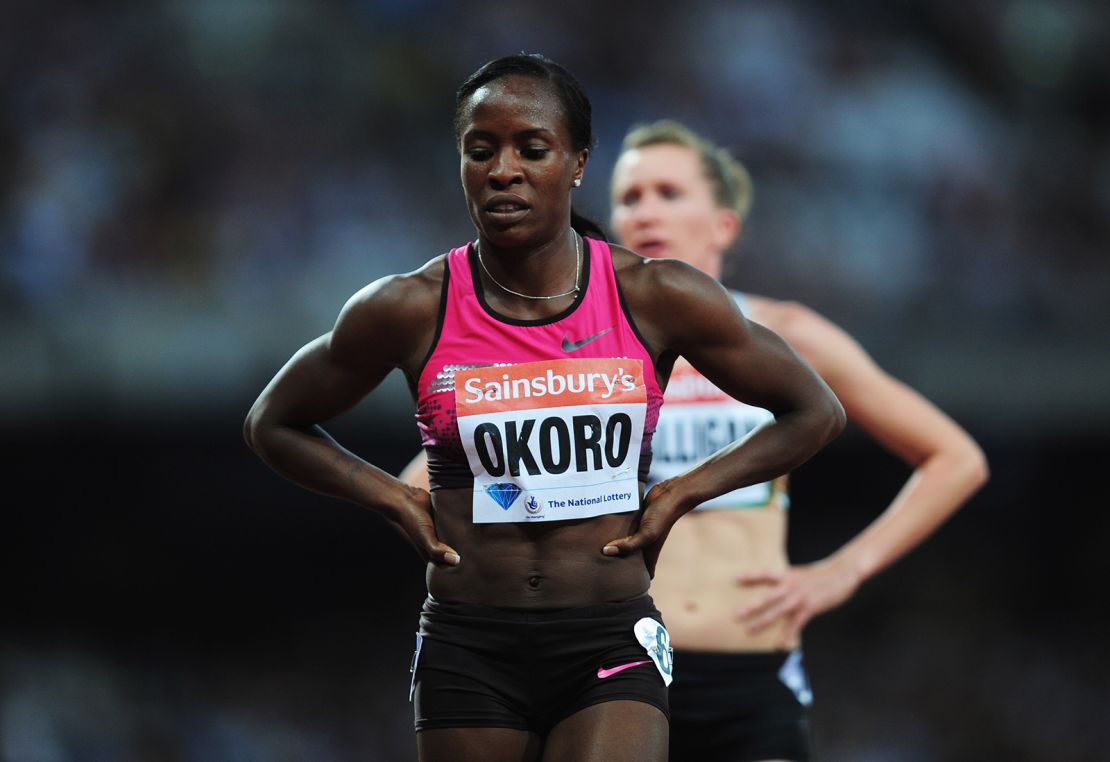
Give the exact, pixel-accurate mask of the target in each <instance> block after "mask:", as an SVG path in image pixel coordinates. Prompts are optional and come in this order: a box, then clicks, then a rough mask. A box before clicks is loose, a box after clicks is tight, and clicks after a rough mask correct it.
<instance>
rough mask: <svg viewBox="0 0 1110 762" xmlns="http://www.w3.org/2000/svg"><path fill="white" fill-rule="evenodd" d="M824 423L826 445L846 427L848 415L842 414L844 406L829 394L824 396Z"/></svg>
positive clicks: (834, 396)
mask: <svg viewBox="0 0 1110 762" xmlns="http://www.w3.org/2000/svg"><path fill="white" fill-rule="evenodd" d="M824 421H825V439H824V444H828V443H829V442H831V441H833V440H834V439H836V438H837V437H838V436H840V434H841V433H842V432H843V431H844V427H845V426H847V425H848V414H847V413H845V412H844V406H843V405H841V404H840V400H838V399H837V398H836V395H834V394H832V393H831V392H830V393H829V394H827V395H826V396H825V405H824Z"/></svg>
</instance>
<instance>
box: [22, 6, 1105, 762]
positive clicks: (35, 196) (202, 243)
mask: <svg viewBox="0 0 1110 762" xmlns="http://www.w3.org/2000/svg"><path fill="white" fill-rule="evenodd" d="M911 5H912V6H914V7H912V8H911V7H910V6H911ZM2 15H3V17H4V23H3V24H0V94H2V109H0V297H2V298H0V352H2V356H3V362H2V363H0V425H2V428H3V430H4V432H5V433H4V434H3V436H2V437H0V441H2V442H3V447H4V453H5V460H6V470H9V473H10V475H11V477H12V478H11V479H10V480H9V481H10V482H11V484H12V485H13V486H12V487H11V489H12V493H11V494H13V495H14V494H16V490H15V486H14V485H23V486H24V487H26V488H28V489H29V490H30V492H29V495H28V496H27V497H25V498H22V499H20V500H18V501H15V502H16V503H18V504H17V505H16V506H13V507H9V508H8V509H6V510H5V514H6V516H7V518H6V520H5V522H4V524H5V525H6V526H4V527H3V528H0V535H5V536H6V537H5V538H4V539H0V550H3V551H4V553H3V556H4V560H2V561H0V569H2V570H4V577H5V583H4V587H3V588H2V589H3V591H4V592H5V597H6V599H7V600H8V601H9V602H10V603H9V604H8V605H7V606H6V608H7V609H8V611H7V613H6V615H5V616H3V617H2V618H0V619H2V622H3V623H2V624H0V760H4V761H5V762H24V761H25V760H26V761H29V760H35V761H36V762H37V761H43V762H68V761H69V760H75V761H81V762H84V760H119V761H121V762H122V761H126V760H169V761H174V760H181V761H182V762H185V761H191V760H225V759H226V760H256V759H257V760H340V759H344V760H345V759H382V760H393V759H407V758H409V757H410V756H411V753H412V752H411V748H412V746H413V744H412V740H411V718H410V710H409V707H408V705H407V704H406V703H405V695H406V692H407V677H408V674H407V664H408V657H409V655H410V653H411V642H410V639H411V633H412V629H413V627H414V626H415V623H416V622H415V617H416V612H417V610H418V607H419V603H420V599H421V595H422V586H421V585H422V579H421V575H420V567H419V564H418V563H417V562H416V559H415V556H414V554H412V553H411V551H408V550H407V549H406V548H404V547H400V542H399V541H398V540H397V538H396V537H395V536H392V535H389V534H388V531H389V530H387V529H385V527H384V525H383V524H381V523H380V522H378V521H377V520H376V519H375V518H374V517H369V516H362V515H359V514H357V512H356V511H355V510H354V509H352V508H351V507H350V506H343V505H337V504H333V503H331V502H328V501H325V500H322V499H321V500H315V499H314V498H312V496H306V495H304V494H302V493H300V492H297V491H295V490H294V489H292V488H289V487H287V486H286V485H283V484H280V483H278V481H279V480H277V479H276V477H273V476H272V475H271V474H269V473H268V472H265V471H264V469H263V468H261V467H260V466H259V465H258V464H257V463H256V462H255V461H253V460H252V459H251V458H249V457H248V456H247V455H246V454H245V452H244V448H242V445H241V442H240V440H239V439H238V436H239V435H238V426H239V423H240V421H241V418H242V415H243V414H244V413H245V412H246V409H247V407H248V406H249V404H250V401H251V400H252V399H253V397H254V395H255V394H257V392H258V391H259V390H260V388H261V384H262V383H264V381H265V380H266V379H267V378H269V376H270V375H271V374H272V373H273V371H274V370H275V369H276V367H277V365H278V364H279V363H280V362H282V361H283V360H284V359H285V358H286V357H287V356H288V355H289V354H290V353H291V351H292V350H293V349H295V348H296V347H298V346H300V345H301V344H302V343H304V342H305V341H307V340H308V339H310V338H312V337H313V336H315V335H318V334H320V333H323V332H324V331H326V330H328V329H329V328H330V326H331V321H332V320H333V319H334V317H335V315H336V313H337V311H338V309H339V307H340V306H341V305H342V303H343V301H344V300H345V299H346V297H347V296H349V295H350V294H351V293H352V292H353V291H355V290H356V289H357V288H358V287H360V286H361V285H363V284H365V283H367V282H369V281H371V280H373V279H375V278H377V277H379V276H381V275H384V274H387V273H391V272H397V271H406V270H410V269H413V268H415V267H417V266H419V265H420V264H422V263H423V262H424V261H426V260H427V259H429V258H431V257H432V256H435V255H436V254H438V253H441V252H443V251H445V250H446V249H448V248H450V247H451V246H454V245H457V244H459V243H460V242H461V241H463V240H466V239H467V238H468V237H471V236H472V234H473V230H472V228H471V226H470V222H469V220H468V218H467V215H466V210H465V207H464V204H463V200H462V195H461V191H460V187H459V182H458V176H457V157H456V152H455V146H454V142H453V136H452V128H451V116H452V110H453V97H452V96H453V92H454V89H455V88H456V87H457V85H458V84H459V82H461V80H462V79H463V78H464V77H465V76H466V75H467V74H468V73H469V72H471V71H472V70H473V69H475V68H476V67H477V66H478V65H479V64H481V63H482V62H484V61H486V60H488V59H490V58H493V57H496V56H498V55H502V54H504V53H507V52H513V51H518V50H527V51H538V52H543V53H545V54H547V55H549V56H550V57H552V58H554V59H555V60H557V61H559V62H561V63H564V64H566V65H567V66H568V67H569V68H570V69H571V70H572V71H574V72H575V73H576V74H577V75H578V76H579V77H580V78H581V79H582V81H583V83H584V85H585V86H586V89H587V91H588V92H589V93H590V95H591V98H592V100H593V103H594V111H595V130H596V132H597V135H598V139H599V142H598V146H597V149H596V151H595V152H594V154H593V156H592V158H591V161H590V164H589V166H588V167H587V171H586V178H585V182H584V185H583V188H582V189H581V192H580V195H579V196H577V199H578V204H579V206H580V207H581V208H582V209H583V210H584V211H586V212H587V213H590V214H592V215H593V216H595V217H596V218H599V219H602V220H604V219H605V217H606V213H607V192H608V188H607V179H608V172H609V169H610V168H611V166H612V162H613V159H614V158H615V156H616V151H617V148H618V146H619V141H620V138H621V136H622V135H623V133H624V131H625V129H626V128H627V127H628V126H630V125H631V124H633V123H635V122H637V121H642V120H648V119H654V118H659V117H663V116H670V117H676V118H679V119H682V120H684V121H686V122H688V123H689V124H691V125H693V126H695V127H696V128H698V129H699V130H701V131H702V132H705V133H706V134H708V135H711V136H713V137H715V138H717V139H719V140H720V141H721V142H723V143H725V144H727V145H729V146H731V147H732V148H733V149H734V151H735V153H736V154H737V155H738V156H739V157H740V158H741V159H742V160H743V161H744V162H745V163H746V164H747V165H748V166H749V168H750V170H751V172H752V175H753V178H754V181H755V187H756V195H755V206H754V210H753V213H752V216H751V218H750V221H749V224H748V226H747V228H746V229H745V231H744V235H743V241H742V244H741V247H740V251H739V253H738V255H737V256H735V257H734V259H733V261H732V262H731V263H730V264H729V265H728V266H727V267H726V274H725V282H726V283H727V284H728V285H730V286H733V287H735V288H740V289H745V290H751V291H754V292H761V293H766V294H769V295H772V296H779V297H791V298H797V299H799V300H801V301H803V302H806V303H807V304H809V305H811V306H813V307H815V308H817V309H818V310H820V311H822V312H823V313H824V314H826V315H828V316H830V317H832V318H833V319H834V320H836V321H837V322H839V323H841V324H842V325H844V326H845V327H847V328H848V329H849V330H850V331H851V332H852V333H853V334H854V335H856V336H857V337H858V338H859V339H860V340H861V341H862V342H863V343H864V345H865V346H866V347H867V348H868V349H869V350H870V351H871V352H872V353H873V354H874V355H875V356H876V358H877V359H879V361H880V362H881V363H882V364H883V365H884V366H885V367H887V368H888V369H889V370H891V371H892V372H893V373H895V374H896V375H898V376H900V377H902V378H904V379H906V380H908V381H910V382H911V383H912V384H913V385H914V386H916V387H917V388H919V389H921V390H922V391H923V392H925V393H926V394H928V395H929V396H930V397H931V398H933V399H934V400H936V401H937V402H938V403H939V404H940V405H941V406H942V407H944V408H945V409H947V410H948V411H949V412H950V413H952V414H953V415H954V416H955V417H956V418H957V419H959V420H960V421H961V422H962V423H964V424H965V425H966V426H967V427H968V428H969V430H971V431H972V433H973V434H974V435H975V436H976V437H977V438H979V439H980V441H981V442H982V443H983V444H984V446H985V447H986V448H987V450H988V455H989V456H990V458H991V461H992V466H993V471H994V477H993V480H992V484H991V485H990V487H989V488H988V489H987V490H985V491H984V493H983V494H982V495H980V496H979V497H977V498H976V499H975V500H974V501H973V502H972V503H971V504H970V505H969V506H968V507H967V508H966V509H965V510H964V511H963V512H961V514H960V515H958V516H957V517H956V519H954V521H953V522H952V524H951V526H949V527H946V528H945V529H944V530H943V531H942V533H941V534H940V536H938V537H937V538H936V539H935V540H934V542H933V543H927V544H926V546H924V547H923V548H922V549H920V550H919V551H918V552H916V553H915V554H914V555H912V556H911V557H910V558H908V559H905V561H904V562H902V563H901V564H900V565H899V566H898V567H896V568H895V569H894V570H891V571H890V572H889V573H888V574H887V575H886V576H885V577H883V578H882V579H880V580H876V581H875V582H874V583H873V584H872V585H871V586H870V587H869V588H867V589H866V590H865V591H862V592H861V594H860V595H859V598H858V599H857V600H856V601H853V602H852V603H851V604H849V605H848V606H847V607H845V608H844V609H842V610H840V611H837V612H834V613H832V614H830V615H829V616H828V617H826V618H824V619H821V620H818V621H817V622H816V623H815V624H814V625H813V626H812V627H811V630H810V636H809V638H808V639H807V651H808V652H809V654H810V657H811V664H812V666H811V671H812V673H813V675H812V677H813V681H814V687H815V693H816V695H817V708H816V713H815V718H814V719H815V723H816V733H817V749H818V751H819V752H823V755H824V756H823V757H822V758H826V759H846V760H907V761H909V762H916V761H917V760H921V761H923V762H924V761H925V760H964V759H973V758H974V759H1008V760H1022V759H1054V760H1085V759H1096V758H1097V756H1098V754H1099V753H1104V750H1105V749H1106V748H1108V745H1107V744H1108V742H1110V736H1108V732H1110V731H1108V729H1107V727H1106V723H1105V721H1104V719H1105V713H1106V710H1107V707H1108V706H1110V664H1108V661H1110V658H1108V657H1107V655H1106V652H1105V642H1106V641H1107V636H1108V635H1110V626H1108V619H1110V614H1108V613H1107V611H1106V610H1105V593H1104V592H1103V591H1101V590H1100V589H1099V588H1098V587H1097V586H1095V585H1094V582H1093V581H1094V580H1098V579H1101V580H1102V581H1105V580H1106V579H1107V578H1108V577H1107V572H1108V571H1110V566H1108V563H1107V561H1106V560H1105V559H1104V556H1105V555H1106V551H1105V548H1106V545H1107V543H1110V525H1108V521H1107V518H1106V511H1105V508H1106V505H1107V501H1106V499H1105V498H1106V496H1107V494H1106V490H1105V487H1104V486H1103V485H1101V484H1100V483H1099V480H1098V473H1099V471H1100V468H1101V467H1103V461H1104V459H1105V457H1106V456H1107V455H1108V454H1110V433H1108V432H1110V56H1107V55H1106V51H1105V42H1106V40H1107V39H1110V10H1108V7H1107V6H1106V4H1104V3H1098V2H1094V1H1093V0H1088V1H1087V2H1081V1H1080V0H1073V1H1072V2H1047V1H1046V0H1012V1H1004V0H970V1H967V2H954V1H953V0H936V1H934V2H923V3H918V4H909V3H883V2H879V1H878V0H873V1H871V2H863V1H862V0H860V1H857V2H848V3H843V4H840V3H837V4H827V3H819V2H816V1H812V2H772V1H771V0H764V1H763V2H735V3H716V2H687V3H665V2H657V1H656V0H643V1H641V2H636V3H612V4H598V3H586V2H583V1H582V0H572V1H571V2H568V3H565V4H561V5H559V6H558V8H555V7H554V6H551V5H550V4H546V5H545V4H512V5H509V4H504V3H497V2H492V1H491V0H472V1H471V2H468V3H448V2H442V0H348V1H342V0H333V1H331V2H326V3H313V2H308V1H307V0H283V1H282V2H250V1H249V0H232V1H231V2H227V1H226V0H190V1H188V2H186V1H184V0H180V1H178V2H170V1H169V0H152V1H151V2H146V3H115V4H113V3H106V4H99V3H98V4H80V3H56V2H38V3H31V2H16V3H14V4H11V5H8V6H6V7H5V10H4V11H3V13H2ZM411 413H412V403H411V401H410V399H409V397H408V395H407V392H406V390H405V389H404V385H403V383H401V382H400V381H399V379H390V381H389V382H388V383H387V384H386V386H385V388H384V389H383V390H382V393H381V394H379V395H377V396H376V397H373V398H371V400H369V401H368V402H367V403H365V404H364V405H363V406H362V407H360V408H359V410H357V411H355V413H354V414H353V418H352V419H351V421H352V422H347V423H345V424H344V423H341V424H339V425H340V426H344V425H345V426H347V429H346V430H345V431H346V436H347V439H348V440H350V441H351V443H352V444H354V445H356V449H357V450H358V451H359V452H361V453H362V454H364V455H366V456H367V457H368V458H369V459H370V460H372V461H375V459H376V461H375V462H379V463H380V464H381V465H383V466H384V467H387V468H393V469H394V470H395V471H396V470H397V469H399V468H400V467H401V465H403V463H404V462H406V461H407V459H408V457H409V456H410V455H411V454H412V453H413V452H414V451H415V448H416V446H417V439H416V434H415V428H414V427H413V426H412V425H411ZM822 458H823V460H817V461H814V462H813V463H812V464H810V465H807V466H806V467H805V471H804V472H803V473H799V475H798V494H797V495H796V502H797V507H796V511H795V513H796V514H797V515H796V516H795V517H794V519H793V520H794V521H795V522H796V529H795V530H794V531H795V536H794V537H793V538H792V543H794V544H793V545H792V551H793V553H794V555H795V557H796V558H799V559H801V560H805V559H806V558H807V556H808V557H810V558H812V557H816V556H817V555H819V554H820V553H821V552H822V550H823V549H825V550H827V549H828V548H830V547H832V546H834V545H835V542H836V539H837V538H839V537H844V536H847V535H848V534H850V533H851V532H852V531H854V528H856V527H858V526H860V525H861V524H862V523H863V522H865V521H866V520H867V519H868V518H869V517H870V516H871V515H873V514H874V513H875V512H877V511H878V510H879V509H880V507H881V506H882V505H883V504H884V503H883V501H884V500H885V499H886V498H888V497H889V495H890V493H889V490H891V489H893V488H894V487H896V485H897V483H898V481H899V478H900V474H901V473H902V472H901V471H900V470H899V469H900V465H899V464H897V463H895V462H894V461H892V460H890V459H888V458H887V457H886V456H884V455H882V454H881V453H876V452H875V451H874V449H873V447H871V446H868V444H867V443H866V442H864V441H863V440H862V438H859V437H857V436H856V435H854V434H853V433H852V432H851V431H849V433H848V434H846V435H845V437H843V438H842V441H841V442H838V443H837V444H835V445H834V446H833V447H831V448H830V450H829V452H828V453H827V454H826V455H823V456H822ZM807 479H808V481H807ZM808 485H812V486H808ZM1095 489H1101V490H1102V492H1101V493H1097V492H1094V491H1093V490H1095ZM807 490H812V491H811V492H807ZM818 493H819V494H818ZM807 495H812V496H813V501H814V502H816V503H819V504H820V505H821V515H810V516H807V515H806V513H805V511H806V508H805V506H806V504H807ZM830 495H831V496H830ZM1096 591H1097V592H1096ZM1100 601H1101V602H1100ZM375 755H376V756H375Z"/></svg>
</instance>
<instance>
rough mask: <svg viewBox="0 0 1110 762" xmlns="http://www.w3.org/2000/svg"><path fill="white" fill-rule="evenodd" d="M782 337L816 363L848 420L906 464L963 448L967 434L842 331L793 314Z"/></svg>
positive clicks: (967, 441) (820, 319)
mask: <svg viewBox="0 0 1110 762" xmlns="http://www.w3.org/2000/svg"><path fill="white" fill-rule="evenodd" d="M794 313H795V314H794V315H793V316H792V317H791V318H790V319H789V322H788V323H786V324H785V326H784V329H783V334H784V335H785V336H786V338H787V339H788V340H789V341H790V342H791V344H792V345H793V346H794V347H795V348H796V349H797V350H798V352H799V353H800V354H801V355H802V356H803V357H804V358H805V359H807V360H809V361H810V362H811V364H812V365H813V367H814V368H815V369H816V370H817V372H818V373H820V374H821V376H822V378H824V379H825V380H826V382H827V383H828V384H829V386H830V387H831V388H832V390H833V392H835V393H836V395H837V397H838V398H839V399H840V401H841V404H842V405H843V406H844V410H845V413H846V414H847V416H848V419H849V420H850V421H852V422H853V423H854V424H856V425H857V426H859V427H860V428H861V429H863V430H864V431H865V432H867V433H868V434H869V435H870V436H872V437H873V438H874V439H875V440H876V441H878V442H879V443H880V444H881V445H883V446H884V447H885V448H886V449H888V450H890V451H891V452H892V453H894V454H896V455H898V456H899V457H901V458H902V459H903V460H905V461H906V462H907V463H910V464H912V465H917V464H919V463H921V462H922V461H924V460H925V459H926V458H927V457H929V456H930V455H931V454H933V453H936V452H939V451H940V450H942V449H945V448H950V447H958V446H970V447H974V444H973V443H972V441H971V439H970V437H969V436H968V435H967V433H966V432H965V431H964V430H963V429H962V428H961V427H960V426H959V424H957V423H956V422H955V421H953V420H952V419H951V418H950V417H949V416H948V415H947V414H945V413H944V412H943V411H942V410H940V409H939V408H938V407H937V406H936V405H934V404H933V403H932V402H930V401H929V400H928V399H927V398H926V397H925V396H924V395H922V394H920V393H919V392H917V391H916V390H914V389H913V388H912V387H910V386H909V385H907V384H905V383H903V382H902V381H900V380H898V379H896V378H894V377H893V376H891V375H890V374H888V373H887V372H886V371H884V370H883V369H882V368H881V367H879V365H878V364H877V363H876V362H875V361H874V359H873V358H872V357H871V356H870V355H869V354H868V353H867V351H866V350H864V349H863V347H862V346H860V344H859V343H858V342H857V341H856V340H855V339H853V338H852V337H851V336H850V335H848V334H847V333H846V332H845V331H844V330H843V329H841V328H840V327H839V326H837V325H835V324H834V323H832V322H830V321H828V320H827V319H825V318H823V317H821V316H820V315H818V314H816V313H814V312H811V311H809V310H806V309H804V308H802V309H797V308H796V309H794Z"/></svg>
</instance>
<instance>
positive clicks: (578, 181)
mask: <svg viewBox="0 0 1110 762" xmlns="http://www.w3.org/2000/svg"><path fill="white" fill-rule="evenodd" d="M580 185H582V178H581V177H576V178H574V187H575V188H577V187H579V186H580Z"/></svg>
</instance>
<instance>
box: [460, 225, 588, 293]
mask: <svg viewBox="0 0 1110 762" xmlns="http://www.w3.org/2000/svg"><path fill="white" fill-rule="evenodd" d="M572 235H574V262H575V265H574V288H572V289H571V290H570V291H565V292H563V293H561V294H552V295H551V296H531V295H529V294H522V293H520V292H519V291H513V290H512V289H511V288H506V287H505V286H502V285H501V284H500V283H498V282H497V278H495V277H493V273H491V272H490V271H489V268H488V267H486V263H485V262H483V261H482V242H481V241H480V240H479V241H475V242H474V251H476V252H477V253H478V264H480V265H481V266H482V270H484V271H485V273H486V277H488V278H489V279H490V280H491V281H493V284H494V285H495V286H497V287H498V288H499V289H501V290H502V291H505V292H507V293H510V294H512V295H513V296H519V297H520V298H521V299H560V298H562V297H564V296H570V295H571V294H577V293H578V291H579V288H578V281H579V278H580V277H581V276H582V244H581V237H580V236H579V235H577V234H576V233H573V232H572Z"/></svg>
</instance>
